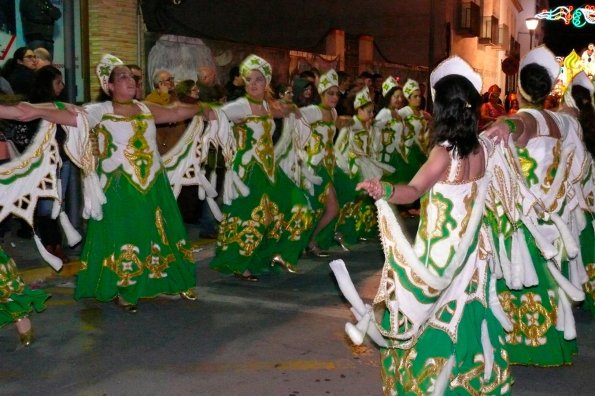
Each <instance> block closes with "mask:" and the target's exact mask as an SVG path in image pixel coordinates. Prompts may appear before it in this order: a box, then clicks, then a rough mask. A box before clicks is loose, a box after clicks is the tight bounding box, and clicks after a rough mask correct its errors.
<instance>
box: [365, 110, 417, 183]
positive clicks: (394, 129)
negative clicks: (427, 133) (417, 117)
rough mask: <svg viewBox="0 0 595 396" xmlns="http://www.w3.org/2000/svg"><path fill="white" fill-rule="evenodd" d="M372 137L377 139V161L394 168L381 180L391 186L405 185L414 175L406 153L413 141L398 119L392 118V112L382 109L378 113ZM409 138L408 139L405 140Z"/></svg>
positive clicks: (401, 121)
mask: <svg viewBox="0 0 595 396" xmlns="http://www.w3.org/2000/svg"><path fill="white" fill-rule="evenodd" d="M374 130H375V132H374V136H375V138H376V139H377V143H376V145H377V147H378V151H379V152H378V160H379V161H380V162H383V163H385V164H388V165H390V166H392V167H393V168H395V171H394V172H392V173H390V174H386V175H384V176H383V177H382V180H384V181H387V182H389V183H392V184H407V183H409V182H410V181H411V178H412V177H413V176H414V175H415V173H412V167H410V165H409V163H408V161H409V158H408V152H409V150H410V147H411V145H413V143H414V139H412V138H411V137H412V136H413V135H412V134H411V133H409V134H407V133H406V131H407V129H406V128H405V125H404V123H403V120H401V119H400V118H395V117H393V114H392V111H391V110H390V109H388V108H384V109H382V110H380V111H379V112H378V114H377V115H376V118H375V120H374ZM406 137H409V139H405V138H406Z"/></svg>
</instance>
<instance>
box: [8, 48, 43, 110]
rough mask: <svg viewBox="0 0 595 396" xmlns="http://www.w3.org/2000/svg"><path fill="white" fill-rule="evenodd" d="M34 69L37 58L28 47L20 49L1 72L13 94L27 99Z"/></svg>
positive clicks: (33, 77)
mask: <svg viewBox="0 0 595 396" xmlns="http://www.w3.org/2000/svg"><path fill="white" fill-rule="evenodd" d="M36 68H37V58H36V57H35V53H34V52H33V50H32V49H31V48H29V47H20V48H18V49H17V50H16V51H15V52H14V54H13V56H12V58H11V59H9V60H8V61H7V62H6V64H5V65H4V68H3V69H2V72H3V77H4V78H6V80H8V82H9V83H10V86H11V87H12V91H13V92H14V94H15V95H20V96H21V97H23V98H24V99H27V98H28V97H29V93H30V92H31V89H32V85H33V80H34V79H35V69H36Z"/></svg>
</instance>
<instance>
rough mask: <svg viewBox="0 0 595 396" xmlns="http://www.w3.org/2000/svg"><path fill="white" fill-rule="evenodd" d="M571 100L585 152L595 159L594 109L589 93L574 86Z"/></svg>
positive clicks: (583, 88) (580, 87)
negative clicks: (575, 110) (576, 111)
mask: <svg viewBox="0 0 595 396" xmlns="http://www.w3.org/2000/svg"><path fill="white" fill-rule="evenodd" d="M572 98H573V99H574V102H575V103H576V107H578V111H579V116H578V121H579V122H580V124H581V127H582V128H583V140H584V142H585V145H586V146H587V150H589V152H590V153H591V155H592V156H594V157H595V108H594V107H593V102H592V97H591V92H589V90H588V89H587V88H585V87H582V86H580V85H574V86H573V87H572Z"/></svg>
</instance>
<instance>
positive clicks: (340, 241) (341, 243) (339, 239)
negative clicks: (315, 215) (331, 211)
mask: <svg viewBox="0 0 595 396" xmlns="http://www.w3.org/2000/svg"><path fill="white" fill-rule="evenodd" d="M334 239H335V241H336V242H337V243H338V244H339V246H341V249H343V250H344V251H346V252H350V251H351V250H350V249H349V248H348V247H347V245H345V240H344V239H343V235H342V234H341V233H340V232H335V236H334Z"/></svg>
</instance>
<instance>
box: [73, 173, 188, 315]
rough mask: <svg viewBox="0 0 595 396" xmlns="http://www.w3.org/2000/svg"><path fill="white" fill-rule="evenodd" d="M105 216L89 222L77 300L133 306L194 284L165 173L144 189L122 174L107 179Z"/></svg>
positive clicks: (176, 210)
mask: <svg viewBox="0 0 595 396" xmlns="http://www.w3.org/2000/svg"><path fill="white" fill-rule="evenodd" d="M104 190H105V196H106V198H107V203H106V204H105V205H103V218H102V219H101V220H99V221H97V220H89V223H88V227H87V236H86V238H85V244H84V246H83V250H82V252H81V270H80V271H79V273H78V276H77V282H76V290H75V294H74V297H75V299H77V300H78V299H80V298H85V297H93V298H96V299H97V300H99V301H110V300H112V299H114V298H115V297H116V296H121V297H122V298H124V299H125V300H126V301H128V302H130V303H133V304H135V303H136V302H137V301H138V299H140V298H146V297H154V296H157V295H158V294H177V293H180V292H183V291H186V290H188V289H190V288H192V287H194V286H196V265H195V263H194V261H193V259H192V251H191V249H190V245H189V242H188V237H187V235H186V229H185V228H184V223H183V222H182V217H181V215H180V210H179V208H178V205H177V203H176V200H175V197H174V195H173V192H172V190H171V187H170V185H169V180H168V179H167V176H166V175H165V173H164V171H163V170H160V171H159V172H158V173H157V174H156V175H155V178H154V180H153V182H152V184H151V185H150V186H149V187H148V188H147V189H146V190H141V189H140V188H139V187H138V186H137V185H136V184H135V183H133V182H132V181H131V180H130V177H129V176H128V175H127V174H126V173H125V172H123V171H121V170H116V171H115V172H113V173H111V174H109V175H108V182H107V185H106V187H105V189H104Z"/></svg>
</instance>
